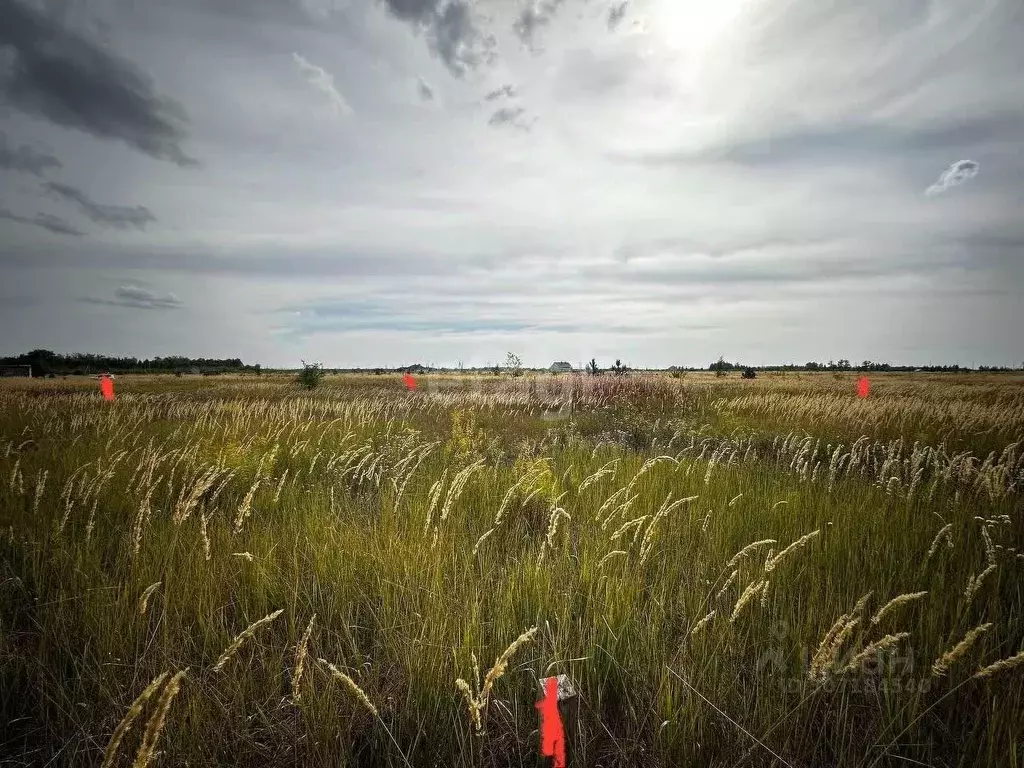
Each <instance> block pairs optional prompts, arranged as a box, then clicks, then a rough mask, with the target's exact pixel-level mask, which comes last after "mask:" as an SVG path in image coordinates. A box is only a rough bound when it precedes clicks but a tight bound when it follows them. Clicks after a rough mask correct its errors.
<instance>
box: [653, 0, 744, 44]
mask: <svg viewBox="0 0 1024 768" xmlns="http://www.w3.org/2000/svg"><path fill="white" fill-rule="evenodd" d="M747 3H748V0H653V2H652V3H651V6H650V16H649V18H650V20H649V23H648V25H647V27H648V31H649V33H650V34H652V35H655V36H656V37H657V38H658V39H659V41H660V42H661V43H662V44H663V45H664V46H666V47H667V48H669V49H670V50H672V51H673V52H676V53H681V54H684V55H687V56H700V55H703V54H706V53H708V52H709V51H710V50H711V49H713V48H714V47H715V46H716V45H718V44H719V43H720V42H721V41H722V39H723V38H724V37H725V35H726V33H727V32H728V31H729V30H730V29H731V28H732V27H733V25H734V24H735V22H736V20H737V19H738V17H739V16H740V13H741V11H742V10H743V7H744V6H745V5H746V4H747Z"/></svg>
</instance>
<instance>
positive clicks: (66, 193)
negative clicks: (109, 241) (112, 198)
mask: <svg viewBox="0 0 1024 768" xmlns="http://www.w3.org/2000/svg"><path fill="white" fill-rule="evenodd" d="M43 188H44V189H45V190H46V192H47V193H48V194H49V195H50V196H51V197H54V198H56V199H58V200H66V201H69V202H73V203H76V204H77V205H78V207H79V209H80V210H81V211H82V213H84V214H85V215H86V216H88V217H89V218H90V219H92V220H93V221H94V222H96V223H97V224H102V225H104V226H107V227H115V228H116V229H128V228H129V227H134V228H135V229H145V228H146V225H147V224H150V223H152V222H154V221H156V216H154V215H153V214H152V213H151V212H150V210H149V209H148V208H146V206H144V205H102V204H100V203H97V202H95V201H94V200H92V199H91V198H90V197H89V196H88V195H87V194H85V192H83V191H82V190H80V189H78V188H77V187H72V186H71V185H70V184H60V183H58V182H54V181H48V182H47V183H46V184H44V185H43Z"/></svg>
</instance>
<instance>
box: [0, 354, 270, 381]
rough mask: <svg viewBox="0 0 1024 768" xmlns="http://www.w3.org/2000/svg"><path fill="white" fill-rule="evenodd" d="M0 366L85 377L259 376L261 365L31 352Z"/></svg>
mask: <svg viewBox="0 0 1024 768" xmlns="http://www.w3.org/2000/svg"><path fill="white" fill-rule="evenodd" d="M0 365H29V366H32V375H33V376H47V375H50V374H54V375H61V376H67V375H88V374H95V373H147V372H152V373H190V372H192V371H194V370H198V371H199V372H200V373H242V372H251V373H259V372H260V366H259V364H256V365H246V364H245V363H243V362H242V361H241V360H240V359H239V358H237V357H230V358H209V357H179V356H173V357H154V358H147V359H143V360H140V359H139V358H137V357H110V356H107V355H93V354H84V353H80V352H78V353H73V354H69V355H63V354H59V353H57V352H52V351H50V350H48V349H33V350H32V351H31V352H25V353H24V354H21V355H17V356H16V357H3V358H0Z"/></svg>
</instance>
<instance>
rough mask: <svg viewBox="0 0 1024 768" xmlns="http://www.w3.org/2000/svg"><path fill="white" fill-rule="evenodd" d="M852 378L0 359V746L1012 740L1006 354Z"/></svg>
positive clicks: (1022, 546)
mask: <svg viewBox="0 0 1024 768" xmlns="http://www.w3.org/2000/svg"><path fill="white" fill-rule="evenodd" d="M856 378H857V375H843V376H833V375H832V374H816V375H812V374H803V375H793V374H790V375H787V376H777V377H773V376H764V375H762V376H761V377H759V378H758V379H756V380H754V381H741V380H739V379H738V378H734V377H729V378H724V379H716V378H715V377H713V376H709V375H702V374H693V373H690V374H687V375H686V376H685V377H683V378H680V379H674V378H670V377H667V376H657V375H638V376H632V377H624V378H621V379H616V378H611V377H603V376H602V377H591V378H578V377H571V376H560V377H552V376H543V377H537V378H531V377H526V378H521V379H515V380H513V379H508V378H497V377H480V378H470V377H463V378H459V377H444V376H429V377H423V378H421V379H420V380H419V381H420V386H419V387H418V388H417V390H416V391H415V392H409V391H406V390H405V388H404V387H403V385H402V382H401V380H400V379H398V378H397V377H377V376H366V377H358V376H334V377H328V378H327V379H325V381H324V383H323V384H322V385H321V387H320V388H319V389H317V390H316V391H315V392H313V393H309V392H305V391H303V390H300V389H298V388H297V386H296V385H295V384H294V383H293V381H292V379H291V378H288V377H285V376H261V377H255V376H247V377H230V376H221V377H208V378H198V377H194V378H192V377H184V378H174V377H130V376H125V377H119V378H118V380H117V387H118V397H117V400H116V401H115V402H113V403H106V402H104V401H103V400H102V399H101V398H100V397H99V394H98V390H97V386H96V382H95V381H94V380H86V381H79V380H73V379H67V380H62V379H53V380H31V381H28V380H5V381H3V382H2V383H0V482H2V488H3V495H2V499H0V765H26V766H27V765H32V766H43V765H54V766H57V765H61V766H64V765H66V766H99V765H110V766H130V765H135V766H143V765H147V764H152V765H164V766H213V765H232V766H284V765H314V766H320V765H325V766H326V765H331V766H334V765H338V766H342V765H366V766H369V765H394V766H402V765H414V766H438V767H440V766H445V767H453V766H504V765H516V766H521V765H527V766H534V765H540V764H543V760H544V758H541V757H539V756H538V752H539V738H538V713H537V711H536V709H535V706H534V704H535V702H536V701H537V699H538V698H539V695H540V684H539V680H540V679H541V678H543V677H545V676H550V675H556V674H566V675H568V676H569V678H570V679H571V681H572V683H573V685H574V686H575V688H576V690H577V692H578V695H577V696H576V697H575V698H574V699H571V700H569V701H567V702H566V703H565V705H564V710H563V713H564V716H565V720H566V730H567V741H568V753H569V764H570V765H574V766H584V765H586V766H605V767H608V766H646V767H652V766H669V765H672V766H676V765H679V766H712V765H713V766H740V765H744V766H746V765H751V766H769V765H774V766H783V765H789V766H865V767H867V766H908V765H931V766H968V765H1000V766H1002V765H1005V766H1021V765H1024V655H1022V645H1024V581H1022V578H1021V577H1022V574H1024V518H1022V501H1021V499H1022V492H1024V445H1022V443H1021V441H1022V437H1024V379H1022V378H1021V377H1016V376H1013V375H998V376H987V377H986V376H984V375H981V374H973V375H966V376H942V375H924V374H918V375H898V374H892V375H882V374H879V375H872V376H871V383H872V390H871V394H870V396H869V397H868V398H866V399H859V398H857V397H856V394H855V384H856ZM524 635H525V636H524ZM517 640H518V641H519V642H516V641H517Z"/></svg>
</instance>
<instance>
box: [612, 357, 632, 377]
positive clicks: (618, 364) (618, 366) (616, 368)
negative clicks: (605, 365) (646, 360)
mask: <svg viewBox="0 0 1024 768" xmlns="http://www.w3.org/2000/svg"><path fill="white" fill-rule="evenodd" d="M611 370H612V373H614V374H615V375H616V376H622V375H623V374H625V373H626V371H628V370H629V368H628V367H626V366H625V365H623V364H622V361H621V360H619V359H616V360H615V365H613V366H612V368H611Z"/></svg>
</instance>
